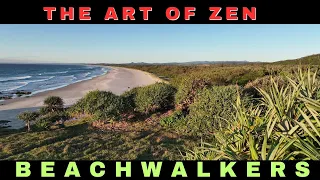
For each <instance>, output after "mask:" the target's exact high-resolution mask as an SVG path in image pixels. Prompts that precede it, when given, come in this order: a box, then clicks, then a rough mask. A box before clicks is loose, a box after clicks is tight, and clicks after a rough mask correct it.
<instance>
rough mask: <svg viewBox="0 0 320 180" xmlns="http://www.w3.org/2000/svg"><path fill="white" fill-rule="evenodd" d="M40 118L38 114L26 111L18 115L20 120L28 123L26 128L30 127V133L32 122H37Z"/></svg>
mask: <svg viewBox="0 0 320 180" xmlns="http://www.w3.org/2000/svg"><path fill="white" fill-rule="evenodd" d="M38 117H39V113H38V112H30V111H26V112H23V113H21V114H19V115H18V118H19V119H21V120H23V121H25V122H26V126H27V127H28V132H30V131H31V127H30V122H31V121H35V120H36V119H37V118H38Z"/></svg>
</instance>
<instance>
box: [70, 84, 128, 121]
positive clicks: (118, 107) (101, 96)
mask: <svg viewBox="0 0 320 180" xmlns="http://www.w3.org/2000/svg"><path fill="white" fill-rule="evenodd" d="M124 107H126V105H125V104H124V102H123V99H122V98H120V97H119V96H117V95H115V94H113V93H112V92H107V91H98V90H96V91H91V92H89V93H88V94H86V96H85V97H83V98H82V99H80V100H79V101H78V102H77V103H76V104H75V105H74V106H72V107H71V108H70V110H69V113H70V114H81V113H82V114H90V115H95V114H98V115H99V116H98V115H96V116H98V117H100V118H103V119H114V120H118V119H119V117H120V114H121V113H122V112H123V111H124Z"/></svg>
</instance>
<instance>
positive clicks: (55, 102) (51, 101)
mask: <svg viewBox="0 0 320 180" xmlns="http://www.w3.org/2000/svg"><path fill="white" fill-rule="evenodd" d="M43 103H44V105H45V108H43V110H42V112H43V113H49V112H57V111H61V110H63V108H64V102H63V99H62V98H61V97H58V96H49V97H47V98H46V99H45V100H44V102H43Z"/></svg>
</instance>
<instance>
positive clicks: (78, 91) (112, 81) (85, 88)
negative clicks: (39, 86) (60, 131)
mask: <svg viewBox="0 0 320 180" xmlns="http://www.w3.org/2000/svg"><path fill="white" fill-rule="evenodd" d="M104 67H105V68H108V69H109V70H108V72H107V73H105V74H104V75H100V76H97V77H94V78H92V79H89V80H84V81H80V82H77V83H73V84H70V85H67V86H65V87H62V88H58V89H54V90H49V91H45V92H39V93H37V94H35V95H32V96H29V97H18V98H15V99H10V100H6V101H3V102H0V103H1V104H3V105H0V120H8V121H10V123H8V125H10V126H11V128H10V129H12V128H13V129H16V128H17V127H18V126H23V125H24V124H23V122H22V121H20V120H18V119H17V118H16V116H17V115H18V114H19V113H21V112H23V111H26V110H31V111H33V110H37V109H39V108H40V107H42V106H43V100H44V99H45V98H46V97H48V96H59V97H61V98H62V99H63V100H64V102H65V106H70V105H72V104H74V103H76V102H77V101H78V100H79V99H81V98H82V97H83V96H84V95H85V94H87V93H88V92H89V91H93V90H104V91H111V92H113V93H114V94H116V95H120V94H122V93H124V92H125V91H127V90H130V89H132V88H134V87H138V86H145V85H149V84H153V83H155V82H161V80H160V79H159V78H156V77H154V76H152V75H151V74H149V73H147V72H144V71H140V70H135V69H129V68H122V67H113V66H104Z"/></svg>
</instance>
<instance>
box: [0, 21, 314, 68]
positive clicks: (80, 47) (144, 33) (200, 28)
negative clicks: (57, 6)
mask: <svg viewBox="0 0 320 180" xmlns="http://www.w3.org/2000/svg"><path fill="white" fill-rule="evenodd" d="M0 37H1V39H0V42H1V43H0V62H17V61H19V62H42V63H43V62H45V63H46V62H58V63H61V62H62V63H65V62H67V63H99V62H100V63H126V62H185V61H237V60H239V61H242V60H248V61H268V62H271V61H277V60H283V59H291V58H298V57H302V56H305V55H311V54H315V53H320V43H319V42H320V25H266V24H265V25H231V24H229V25H222V24H220V25H219V24H212V25H115V24H114V25H112V24H105V25H71V24H66V25H62V24H60V25H0Z"/></svg>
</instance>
